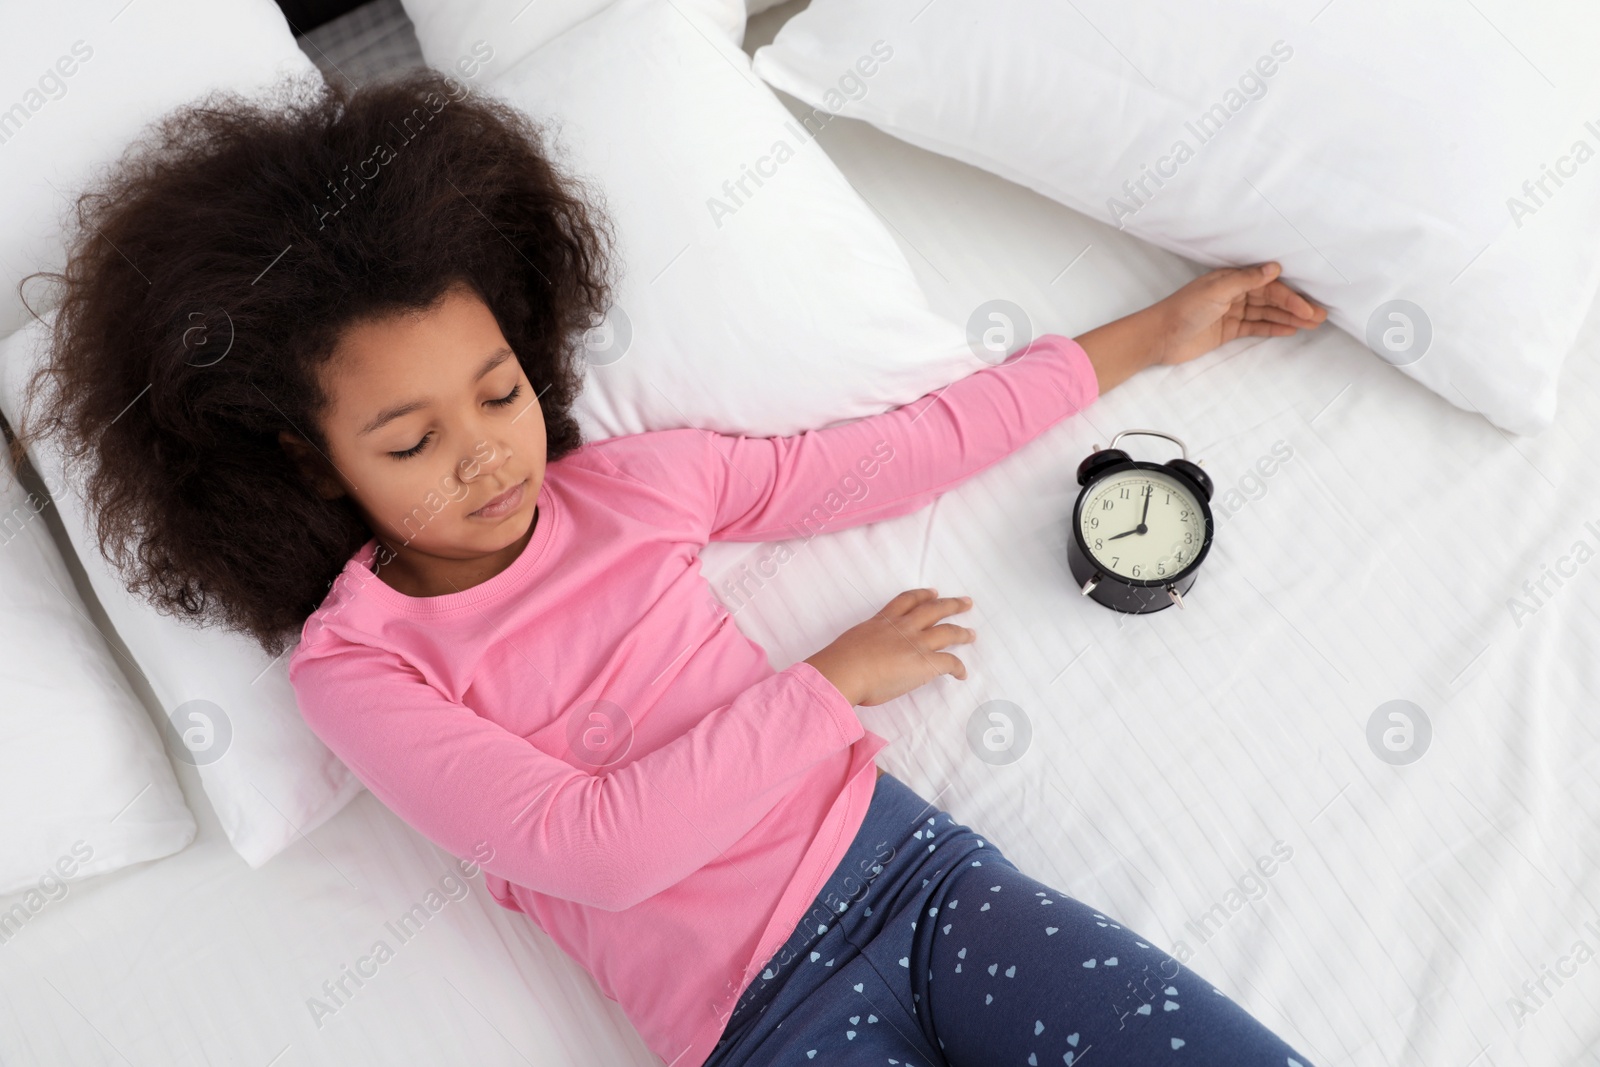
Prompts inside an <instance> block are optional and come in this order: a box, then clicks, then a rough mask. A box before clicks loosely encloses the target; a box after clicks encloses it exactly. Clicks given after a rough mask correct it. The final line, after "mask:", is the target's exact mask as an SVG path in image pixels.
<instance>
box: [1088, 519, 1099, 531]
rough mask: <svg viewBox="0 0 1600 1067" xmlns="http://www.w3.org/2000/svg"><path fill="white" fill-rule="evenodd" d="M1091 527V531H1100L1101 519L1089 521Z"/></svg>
mask: <svg viewBox="0 0 1600 1067" xmlns="http://www.w3.org/2000/svg"><path fill="white" fill-rule="evenodd" d="M1089 526H1090V528H1091V529H1096V530H1098V529H1099V528H1100V519H1099V517H1098V516H1097V517H1095V518H1091V519H1090V520H1089Z"/></svg>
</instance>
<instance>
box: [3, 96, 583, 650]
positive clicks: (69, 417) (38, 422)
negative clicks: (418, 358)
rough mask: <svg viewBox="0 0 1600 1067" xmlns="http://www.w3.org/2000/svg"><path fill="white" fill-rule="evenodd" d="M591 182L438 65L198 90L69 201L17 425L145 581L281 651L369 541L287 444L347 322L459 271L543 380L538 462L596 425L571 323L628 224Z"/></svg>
mask: <svg viewBox="0 0 1600 1067" xmlns="http://www.w3.org/2000/svg"><path fill="white" fill-rule="evenodd" d="M581 193H587V190H584V189H583V188H582V187H581V186H580V185H579V184H578V183H577V182H576V181H575V180H573V179H571V178H569V177H567V176H564V175H563V174H562V173H561V172H560V171H558V169H557V168H556V167H555V166H553V165H552V163H551V161H550V160H549V159H548V158H547V156H546V152H545V147H544V143H543V133H542V130H541V129H540V127H539V126H537V125H536V124H535V123H534V122H533V121H532V120H530V119H529V118H528V117H527V116H526V115H524V114H523V113H522V112H520V111H518V110H517V109H515V108H514V107H511V106H509V105H507V104H505V103H502V102H499V101H496V100H492V99H487V98H484V97H481V96H478V95H476V94H471V93H469V92H468V91H467V88H466V86H465V85H464V84H463V83H461V82H459V81H457V80H456V79H454V78H453V77H451V76H448V75H445V74H441V73H439V72H435V71H417V72H414V73H411V74H407V75H405V76H402V77H399V78H396V79H392V80H390V81H386V82H382V83H379V84H376V85H369V86H366V87H363V88H360V89H355V90H350V89H345V88H341V87H339V86H336V85H331V84H327V83H320V82H319V83H318V84H316V85H315V86H314V87H313V86H312V85H311V84H310V83H309V82H303V81H299V80H295V79H289V80H286V81H284V82H280V83H279V84H278V85H277V86H275V87H274V88H273V89H272V90H271V91H270V92H268V93H266V94H264V95H263V96H261V97H257V98H253V99H252V98H245V97H242V96H240V95H239V94H237V93H227V92H224V93H219V94H214V95H212V96H209V97H206V98H205V99H203V100H201V101H199V102H197V103H194V104H191V105H189V106H187V107H185V108H182V109H180V110H178V111H176V112H174V113H172V114H170V115H169V116H167V117H166V118H164V119H162V120H161V121H159V122H158V123H156V124H154V125H153V126H152V127H150V129H149V130H147V131H146V133H145V134H144V136H142V137H141V138H140V139H139V141H137V142H136V143H135V144H134V145H133V146H132V147H130V148H129V150H128V151H127V152H126V153H125V154H124V156H123V158H122V160H121V161H120V163H119V164H118V166H117V167H115V168H114V170H113V171H112V173H111V175H110V176H109V177H108V178H107V179H106V180H105V181H104V182H103V183H102V184H101V185H100V186H99V187H98V188H96V189H94V190H93V191H91V192H89V193H86V194H84V195H83V196H82V197H80V198H79V200H78V202H77V223H78V226H77V233H76V235H75V236H74V237H73V239H72V243H71V246H70V248H69V254H68V258H67V264H66V267H65V269H64V271H63V272H61V273H49V274H45V275H43V277H46V278H49V279H52V280H53V281H54V282H55V283H56V285H57V287H58V288H59V290H60V292H61V297H62V302H61V305H60V310H59V313H58V315H57V318H56V320H55V326H54V333H53V335H52V337H51V339H50V340H51V345H50V354H49V356H48V359H47V363H46V365H45V366H44V367H43V369H42V370H41V371H40V372H39V374H38V375H37V376H35V377H34V378H33V379H32V381H31V382H30V384H29V389H28V405H27V406H28V417H27V418H26V419H24V420H23V422H24V424H23V426H20V427H17V428H16V429H17V437H18V441H19V443H27V442H29V441H31V440H33V439H35V438H40V439H52V440H55V441H57V442H59V444H60V445H61V447H62V449H63V451H64V453H65V456H66V460H67V463H68V466H69V468H70V469H74V471H75V473H76V471H77V469H78V468H80V467H81V468H82V476H81V484H82V485H83V487H84V489H85V492H86V495H87V497H88V504H89V507H90V510H91V512H92V513H93V514H94V515H95V517H96V522H97V527H96V534H97V537H98V541H99V548H100V551H101V553H102V555H104V556H105V557H106V559H107V561H108V562H109V563H111V564H112V565H113V566H114V567H116V568H117V569H118V570H119V571H120V572H121V573H122V576H123V578H124V580H125V582H126V584H127V587H128V589H129V590H130V591H132V592H134V593H135V594H137V595H140V596H143V597H145V598H147V599H148V600H150V601H152V602H153V603H154V604H156V606H157V607H158V608H159V609H160V610H162V611H164V612H167V613H169V614H175V615H179V616H188V617H191V618H194V619H196V620H198V621H202V622H216V623H220V624H222V625H224V626H226V627H229V628H231V629H235V630H241V631H244V632H246V633H248V634H250V635H251V636H253V637H254V638H255V639H256V641H257V642H258V643H259V644H260V645H261V646H262V647H263V648H265V649H266V650H267V651H268V652H269V653H272V654H274V655H276V654H278V653H280V652H281V651H282V650H283V649H284V648H285V647H287V645H288V644H289V643H290V642H291V641H292V640H293V639H294V637H295V636H296V635H297V633H298V630H299V628H300V627H301V626H302V625H303V623H304V622H305V619H306V618H307V616H309V615H310V614H311V612H312V611H314V610H315V609H316V607H317V605H318V604H319V603H320V602H321V601H322V599H323V597H324V595H325V594H326V592H327V590H328V588H329V587H330V585H331V584H332V582H333V580H334V579H335V578H336V577H337V575H338V573H339V571H340V569H341V568H342V567H343V565H344V563H345V562H346V561H347V560H348V559H349V557H350V555H351V554H352V553H353V552H354V551H355V550H356V549H357V548H359V547H360V546H361V545H362V544H363V543H364V542H365V541H366V540H367V539H368V538H370V537H371V536H372V531H371V530H369V529H368V528H367V526H366V524H365V523H364V522H363V521H362V519H361V518H360V517H359V516H358V514H357V513H356V511H355V508H354V506H353V505H352V504H351V502H350V501H349V500H348V498H342V499H339V500H333V501H328V500H323V499H321V498H320V497H319V496H318V495H317V494H316V493H315V492H314V491H313V490H312V489H311V487H310V486H309V485H308V483H307V482H306V480H305V479H304V477H303V476H302V475H301V473H300V471H299V469H298V468H297V467H296V466H295V465H294V463H293V462H292V461H291V459H290V458H289V457H288V456H287V455H286V454H285V453H284V451H283V449H282V448H281V447H280V445H279V442H278V434H279V431H283V430H287V431H289V432H290V433H293V434H297V435H299V436H300V437H302V438H305V439H307V440H309V441H311V442H312V443H313V444H315V445H316V446H317V447H318V448H319V449H321V450H322V451H323V452H324V453H326V451H327V447H326V442H325V441H324V440H323V439H322V436H321V434H320V432H319V430H318V428H317V427H318V419H317V416H318V414H319V411H320V410H321V409H322V407H323V405H325V403H326V402H327V397H325V396H324V395H323V394H322V392H321V390H320V389H319V386H318V379H317V375H316V371H317V369H318V367H319V366H320V365H321V364H323V363H324V362H325V361H326V360H327V359H328V358H329V356H330V355H331V353H332V351H333V349H334V346H335V344H336V342H337V339H338V337H339V335H340V332H341V330H342V328H344V327H345V326H347V325H349V324H351V323H353V322H355V321H358V320H364V319H370V318H372V317H376V316H384V315H389V314H394V313H397V312H402V311H408V310H415V309H420V308H425V307H429V306H431V305H432V304H433V303H434V302H435V301H436V300H437V299H438V298H440V297H441V296H442V295H443V294H444V292H445V290H446V289H447V288H449V287H450V286H451V285H452V284H453V283H457V282H465V283H467V284H468V285H470V286H471V287H472V288H473V289H474V290H476V292H477V294H478V295H479V296H480V297H482V299H483V300H484V302H485V303H486V304H487V305H488V306H489V308H490V309H491V311H492V312H493V313H494V316H495V318H496V319H497V320H498V322H499V325H500V328H501V331H502V332H503V333H504V334H505V337H506V340H507V341H508V342H509V343H510V345H511V348H512V350H513V351H514V352H515V353H516V354H517V358H518V360H519V361H520V362H521V364H522V367H523V369H524V371H525V372H526V373H527V375H528V380H529V381H530V383H531V384H532V385H533V388H534V391H535V392H536V393H537V394H538V396H539V402H540V408H541V411H542V412H543V415H544V421H545V426H546V428H547V445H548V459H549V460H550V461H554V460H556V459H559V458H561V457H562V456H563V455H566V454H568V453H570V452H572V451H574V450H575V449H577V448H578V447H579V446H580V445H581V444H582V443H583V442H582V438H581V435H580V432H579V429H578V425H577V422H576V420H574V419H573V417H572V415H571V413H570V408H571V405H572V403H573V401H574V400H575V399H576V397H577V395H578V392H579V390H580V389H581V387H582V383H583V367H582V363H581V358H582V357H581V352H580V338H581V334H582V332H583V331H584V330H585V329H586V328H588V327H590V326H592V325H594V324H595V323H596V322H597V321H598V319H599V317H600V315H601V314H603V312H604V310H605V306H606V302H607V298H608V292H609V289H610V286H611V283H612V278H611V276H610V266H609V264H610V252H611V249H612V247H613V237H612V233H611V230H610V226H609V223H608V222H607V220H606V218H605V216H604V214H603V212H602V210H601V209H600V208H599V207H597V206H595V205H594V204H592V203H591V202H590V201H589V200H588V199H586V197H585V195H580V194H581ZM47 385H48V388H46V386H47Z"/></svg>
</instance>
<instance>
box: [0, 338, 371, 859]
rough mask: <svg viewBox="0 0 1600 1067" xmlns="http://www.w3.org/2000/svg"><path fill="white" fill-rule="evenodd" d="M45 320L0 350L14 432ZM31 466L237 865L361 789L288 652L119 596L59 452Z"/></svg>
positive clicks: (2, 391)
mask: <svg viewBox="0 0 1600 1067" xmlns="http://www.w3.org/2000/svg"><path fill="white" fill-rule="evenodd" d="M54 320H55V315H54V313H52V314H50V315H49V316H47V317H46V319H45V321H43V322H36V323H34V324H33V325H31V326H29V327H27V328H26V329H23V330H20V331H18V332H17V333H16V334H14V335H12V336H11V337H9V338H7V339H6V340H5V341H0V409H3V410H4V411H5V415H6V418H7V419H8V420H10V421H11V423H12V424H13V425H15V424H16V423H17V420H18V416H19V414H20V412H19V407H20V402H21V399H22V389H23V386H24V382H25V380H26V378H27V377H31V375H32V374H33V371H34V369H35V368H36V367H37V366H38V365H39V363H40V362H41V361H42V360H43V358H44V355H45V346H46V345H47V344H48V342H49V329H48V324H49V323H52V322H53V321H54ZM29 458H30V459H31V460H32V461H33V466H34V468H35V469H36V470H37V471H38V472H39V474H40V477H42V478H43V479H44V482H45V484H46V485H47V486H49V487H50V495H51V497H52V499H53V500H54V501H55V506H56V507H57V508H59V509H60V512H61V521H62V524H63V525H64V526H65V527H66V530H67V536H68V537H69V538H70V539H71V541H72V547H73V548H74V549H75V550H76V552H77V555H78V559H79V561H80V562H81V563H82V564H83V568H84V571H85V572H86V573H87V574H88V576H89V581H90V584H91V585H92V586H93V587H94V592H95V596H96V598H97V599H98V600H99V601H100V604H101V606H102V607H103V608H104V609H105V612H106V615H107V616H108V617H109V618H110V619H111V624H112V625H113V626H114V627H116V630H117V633H118V634H119V635H120V636H121V637H122V640H123V643H124V644H126V645H127V646H128V650H129V651H130V652H131V653H132V654H133V657H134V659H135V660H136V661H137V662H138V664H139V669H140V670H141V671H142V672H143V673H144V676H145V678H146V679H147V680H148V681H149V683H150V688H151V689H153V690H154V691H155V695H156V699H157V700H158V701H160V704H161V710H162V711H163V712H164V713H165V714H166V716H167V725H168V738H169V741H171V742H172V746H171V747H172V749H173V751H174V752H175V754H176V755H177V756H178V758H180V759H184V760H185V761H186V762H189V763H192V764H194V765H196V766H197V767H198V768H199V771H200V781H201V783H202V784H203V785H204V786H205V791H206V796H207V797H209V798H210V800H211V803H212V806H213V807H214V808H216V811H217V816H218V818H219V819H220V820H221V823H222V828H223V830H224V831H225V832H226V833H227V835H228V840H229V842H231V843H232V845H233V847H234V849H235V850H236V851H237V852H238V853H239V854H240V855H241V856H243V857H244V859H245V861H246V862H247V863H249V864H250V866H252V867H259V866H260V865H261V864H263V863H265V862H266V861H267V860H269V859H271V858H272V857H273V856H275V855H277V854H278V853H279V852H280V851H282V850H283V849H284V848H285V847H286V846H288V845H290V844H292V843H293V842H295V841H298V840H299V839H300V837H301V835H302V834H307V833H310V832H311V831H312V830H313V829H315V828H316V827H317V826H320V825H321V824H322V823H323V822H324V821H325V820H326V819H328V818H329V817H330V816H332V815H333V814H334V813H336V812H337V811H338V810H339V809H340V808H342V807H343V806H344V805H345V803H346V802H348V801H349V800H350V798H351V797H353V796H355V795H356V794H357V793H358V792H360V791H361V783H360V782H358V781H357V780H356V779H355V777H354V776H353V775H351V774H350V772H349V771H348V770H346V769H345V766H344V764H342V763H340V762H339V760H338V758H337V757H335V756H334V755H333V754H332V753H331V752H329V751H328V750H327V748H326V747H325V746H324V745H323V744H322V742H321V741H319V740H318V739H317V738H316V736H315V735H314V734H312V733H311V731H310V729H309V728H307V726H306V725H305V723H304V721H303V720H302V719H301V718H300V713H299V709H298V706H297V705H296V704H295V698H294V691H293V690H292V689H291V688H290V686H289V676H288V662H289V656H288V653H287V652H285V653H284V654H283V655H282V656H280V657H278V658H277V659H276V660H269V659H268V657H267V655H266V653H264V652H262V651H261V649H260V648H259V647H258V646H257V645H256V644H255V642H253V641H252V640H250V639H249V638H248V637H244V636H242V635H239V634H233V633H229V632H227V631H225V630H220V629H200V628H198V627H195V626H192V625H190V624H188V623H186V622H180V621H179V620H178V619H175V618H173V617H171V616H167V615H162V614H160V613H159V612H157V611H156V609H155V608H154V607H152V606H151V605H150V604H149V603H147V602H146V601H144V600H141V599H139V598H137V597H134V596H132V595H131V594H129V593H128V591H127V590H126V589H125V588H124V586H123V583H122V580H121V579H120V578H119V577H118V576H117V575H116V573H115V572H114V571H113V570H112V569H111V568H110V566H109V565H108V564H107V563H106V561H105V559H104V557H102V556H101V555H100V550H99V548H98V547H96V541H95V536H94V530H93V525H92V523H91V522H90V520H89V516H88V513H87V509H86V508H85V506H84V503H83V499H82V496H81V494H80V493H79V492H78V491H77V487H76V485H74V486H72V487H71V488H70V489H67V488H66V485H65V474H64V472H63V469H62V463H61V456H60V452H59V450H57V449H55V448H53V447H38V448H34V449H32V450H31V451H30V452H29ZM141 715H142V713H141Z"/></svg>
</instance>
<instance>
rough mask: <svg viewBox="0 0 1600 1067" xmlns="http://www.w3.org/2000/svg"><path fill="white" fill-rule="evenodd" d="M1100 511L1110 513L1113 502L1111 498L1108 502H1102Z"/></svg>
mask: <svg viewBox="0 0 1600 1067" xmlns="http://www.w3.org/2000/svg"><path fill="white" fill-rule="evenodd" d="M1100 510H1101V511H1110V510H1111V500H1110V499H1109V498H1107V499H1106V500H1103V501H1101V502H1100Z"/></svg>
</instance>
